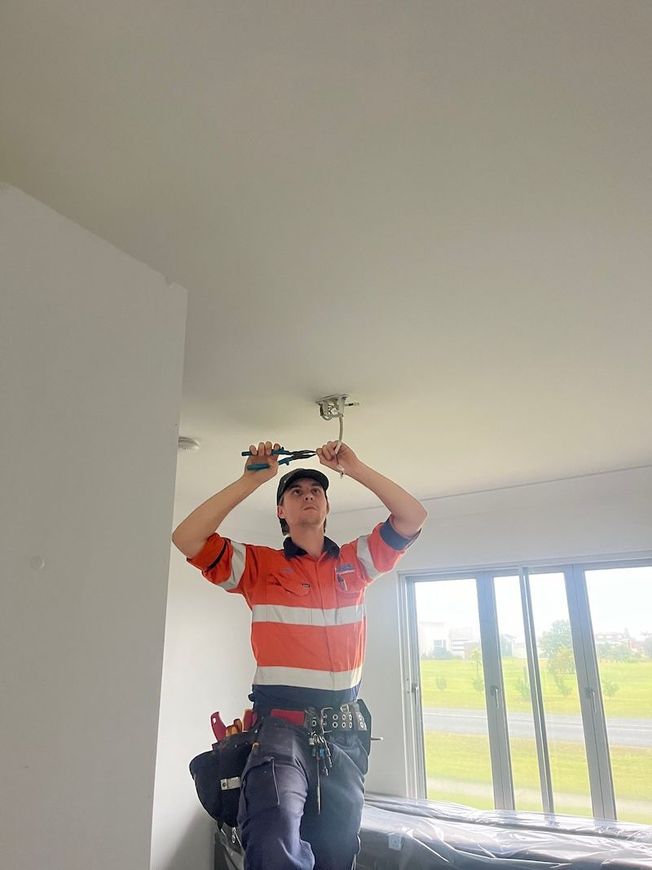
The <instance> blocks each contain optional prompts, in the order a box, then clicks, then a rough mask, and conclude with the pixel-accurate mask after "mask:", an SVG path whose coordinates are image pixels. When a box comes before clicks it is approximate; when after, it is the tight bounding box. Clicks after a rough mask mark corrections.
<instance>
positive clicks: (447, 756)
mask: <svg viewBox="0 0 652 870" xmlns="http://www.w3.org/2000/svg"><path fill="white" fill-rule="evenodd" d="M510 747H511V754H512V768H513V776H514V787H515V789H516V791H517V792H518V790H519V789H527V790H532V791H533V792H535V793H536V794H534V795H529V796H525V797H521V798H520V799H519V800H518V809H519V810H529V809H531V810H535V811H536V810H539V811H540V810H541V801H540V798H539V797H538V794H539V771H538V766H537V759H536V750H535V744H534V740H528V739H525V738H515V739H512V740H511V741H510ZM425 749H426V771H427V776H428V777H429V778H437V779H442V780H445V781H446V782H447V783H448V788H443V789H441V790H438V789H434V788H429V791H428V796H429V797H431V798H433V799H437V800H448V801H453V802H457V803H466V804H469V805H471V806H474V807H478V808H480V809H490V808H492V807H493V797H492V795H491V793H489V794H486V795H485V794H481V793H479V792H478V791H477V790H476V791H475V792H474V791H473V790H472V789H471V790H470V789H469V788H468V786H469V785H471V786H472V785H475V786H477V785H484V786H487V787H490V786H491V764H490V760H489V741H488V739H487V738H486V737H483V736H481V735H470V734H449V733H445V732H439V731H431V732H428V733H426V735H425ZM611 755H612V757H611V763H612V769H613V776H614V783H615V791H616V802H617V803H618V801H619V800H621V801H635V802H641V803H646V804H647V807H641V808H640V810H638V809H636V808H634V807H631V806H628V807H627V809H626V810H621V811H619V817H620V818H621V819H623V820H626V821H631V822H643V823H645V824H650V823H652V749H626V748H615V749H612V753H611ZM550 759H551V773H552V783H553V793H554V795H555V808H556V810H557V812H560V813H569V814H571V815H589V814H590V812H591V810H590V805H591V802H590V799H589V783H588V773H587V768H586V755H585V752H584V747H583V745H582V744H580V743H571V742H561V741H551V745H550ZM453 783H459V785H460V788H459V791H456V790H455V789H454V788H451V786H452V784H453ZM465 785H466V786H467V788H466V790H465ZM573 796H579V797H580V798H581V797H585V798H586V801H585V809H584V810H582V808H581V806H578V802H577V801H576V800H572V799H571V798H572V797H573Z"/></svg>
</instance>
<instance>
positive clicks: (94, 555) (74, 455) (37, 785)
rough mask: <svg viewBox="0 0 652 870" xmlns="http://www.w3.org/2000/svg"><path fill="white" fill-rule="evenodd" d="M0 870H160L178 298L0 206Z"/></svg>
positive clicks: (118, 260)
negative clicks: (156, 807) (154, 852)
mask: <svg viewBox="0 0 652 870" xmlns="http://www.w3.org/2000/svg"><path fill="white" fill-rule="evenodd" d="M0 269H1V270H2V316H1V318H0V322H1V328H2V364H1V369H2V395H1V400H0V401H1V404H0V407H1V410H2V426H1V427H0V431H1V432H2V481H1V492H2V507H1V513H0V529H1V533H2V545H1V546H0V564H1V572H2V576H1V593H0V594H1V598H2V600H1V602H0V698H1V699H2V701H1V703H2V720H1V729H2V731H1V738H0V771H1V774H2V798H1V800H2V807H1V812H0V866H1V867H2V868H3V870H43V868H47V870H116V868H122V870H146V868H147V867H149V856H150V836H151V812H152V799H153V788H154V767H155V753H156V737H157V722H158V710H159V693H160V678H161V666H162V656H163V632H164V621H165V605H166V594H167V580H168V567H169V531H170V528H171V522H172V511H173V499H174V482H175V478H174V476H175V466H176V442H177V434H178V425H177V422H178V412H179V402H180V394H181V382H182V367H183V347H184V331H185V313H186V293H185V291H184V290H183V289H182V288H180V287H177V286H173V285H170V284H169V283H168V282H167V281H166V280H165V279H164V278H163V276H161V275H159V274H156V273H155V272H153V271H152V270H151V269H149V268H147V267H146V266H144V265H143V264H141V263H139V262H137V261H135V260H133V259H132V258H131V257H128V256H127V255H125V254H123V253H121V252H119V251H117V250H115V249H114V248H112V247H111V246H110V245H108V244H106V243H105V242H103V241H101V240H100V239H98V238H96V237H94V236H93V235H91V234H90V233H88V232H87V231H85V230H83V229H81V228H80V227H78V226H76V225H75V224H73V223H71V222H70V221H68V220H66V219H65V218H63V217H61V216H60V215H58V214H56V213H55V212H53V211H51V210H49V209H48V208H46V207H45V206H43V205H42V204H40V203H38V202H36V201H35V200H33V199H30V198H29V197H27V196H25V195H24V194H22V193H21V192H20V191H17V190H15V189H12V188H9V187H6V186H5V187H0Z"/></svg>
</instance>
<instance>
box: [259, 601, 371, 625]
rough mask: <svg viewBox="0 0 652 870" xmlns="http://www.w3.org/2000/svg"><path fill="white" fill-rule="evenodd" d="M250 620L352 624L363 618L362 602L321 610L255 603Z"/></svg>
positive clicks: (291, 623)
mask: <svg viewBox="0 0 652 870" xmlns="http://www.w3.org/2000/svg"><path fill="white" fill-rule="evenodd" d="M251 612H252V617H251V619H252V622H283V623H285V624H286V625H352V624H354V623H356V622H362V620H363V619H364V618H365V606H364V604H353V605H351V606H350V607H333V608H332V609H331V610H321V609H320V608H315V607H286V606H284V605H282V604H256V605H255V606H254V607H253V608H252V611H251Z"/></svg>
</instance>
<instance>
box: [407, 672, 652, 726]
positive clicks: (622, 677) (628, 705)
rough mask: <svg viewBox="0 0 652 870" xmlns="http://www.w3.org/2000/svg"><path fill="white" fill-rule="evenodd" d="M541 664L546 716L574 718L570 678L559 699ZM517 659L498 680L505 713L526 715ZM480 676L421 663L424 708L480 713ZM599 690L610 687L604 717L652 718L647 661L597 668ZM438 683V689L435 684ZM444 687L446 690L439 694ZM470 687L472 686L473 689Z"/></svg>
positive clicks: (651, 675)
mask: <svg viewBox="0 0 652 870" xmlns="http://www.w3.org/2000/svg"><path fill="white" fill-rule="evenodd" d="M546 665H547V662H546V660H545V659H541V660H540V668H541V683H542V689H543V696H544V705H545V710H546V712H548V713H577V712H578V711H579V698H578V694H577V686H576V684H575V677H574V675H573V674H568V675H566V676H564V678H563V679H564V681H565V683H566V685H567V686H568V687H569V689H570V690H571V691H570V694H568V695H567V696H564V695H563V694H562V693H561V691H560V689H559V687H558V686H557V684H556V683H555V681H554V679H553V678H552V675H551V674H550V672H549V671H548V668H547V666H546ZM524 668H525V662H524V661H522V660H521V659H504V660H503V679H504V682H505V693H506V697H507V707H508V710H511V711H513V712H519V711H520V712H526V711H528V710H530V709H531V707H530V700H529V698H528V697H525V698H524V697H523V696H522V694H521V692H520V691H519V687H518V686H519V681H522V680H523V679H524V677H525V676H526V675H525V673H524ZM478 678H480V679H481V678H482V670H481V668H480V670H478V666H477V665H476V664H475V662H472V661H462V660H461V659H450V660H443V661H434V660H423V661H422V662H421V688H422V700H423V706H424V707H440V708H453V709H457V708H462V709H482V708H483V707H484V704H485V702H484V692H483V691H478V687H479V686H480V683H479V682H478ZM600 678H601V680H602V682H603V685H605V684H608V683H613V684H615V685H616V686H617V687H618V688H617V691H616V692H615V694H614V695H613V697H607V696H606V695H605V697H604V705H605V713H606V715H607V719H608V718H609V716H625V717H628V718H652V661H638V662H627V663H620V662H601V663H600ZM438 680H439V681H440V683H439V686H438V684H437V681H438ZM442 680H443V681H445V684H446V685H445V688H441V686H442V685H443V683H442V682H441V681H442ZM474 684H475V685H474Z"/></svg>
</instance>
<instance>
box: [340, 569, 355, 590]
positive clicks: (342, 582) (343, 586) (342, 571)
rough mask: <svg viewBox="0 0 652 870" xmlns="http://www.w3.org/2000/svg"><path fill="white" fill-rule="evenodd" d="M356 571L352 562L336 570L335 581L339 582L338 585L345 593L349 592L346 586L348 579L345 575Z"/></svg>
mask: <svg viewBox="0 0 652 870" xmlns="http://www.w3.org/2000/svg"><path fill="white" fill-rule="evenodd" d="M353 571H355V568H354V567H353V565H351V563H350V562H344V563H343V564H342V565H338V566H337V568H336V569H335V579H336V580H337V585H338V586H339V587H340V589H341V590H342V591H343V592H348V586H347V585H346V577H344V576H343V575H344V574H351V573H352V572H353Z"/></svg>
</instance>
